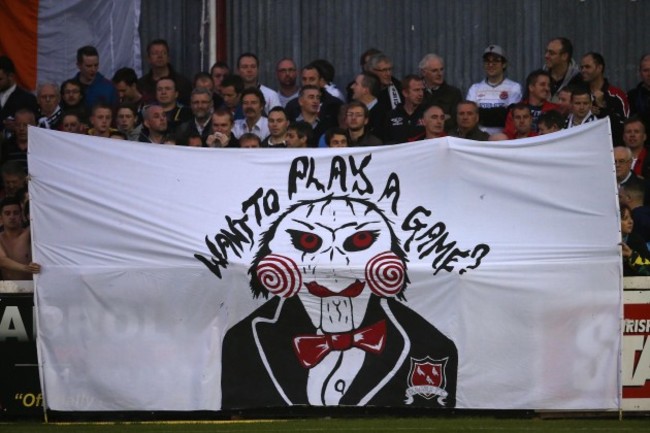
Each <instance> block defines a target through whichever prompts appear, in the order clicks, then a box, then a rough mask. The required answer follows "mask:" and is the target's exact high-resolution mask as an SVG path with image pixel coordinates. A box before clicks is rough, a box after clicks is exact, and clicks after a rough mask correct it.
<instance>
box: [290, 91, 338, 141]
mask: <svg viewBox="0 0 650 433" xmlns="http://www.w3.org/2000/svg"><path fill="white" fill-rule="evenodd" d="M320 103H321V89H320V88H319V87H317V86H312V85H306V86H302V88H301V89H300V96H299V97H298V104H299V105H300V115H298V117H296V119H295V120H296V121H304V122H307V123H308V124H310V125H311V127H312V129H313V132H312V136H311V141H310V142H309V143H308V144H309V146H310V147H317V145H318V139H319V138H320V136H321V135H322V134H323V133H324V132H325V131H326V130H327V129H328V128H330V127H331V126H332V123H331V122H330V121H329V120H328V119H327V118H323V117H321V116H320Z"/></svg>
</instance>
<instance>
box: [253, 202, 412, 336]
mask: <svg viewBox="0 0 650 433" xmlns="http://www.w3.org/2000/svg"><path fill="white" fill-rule="evenodd" d="M392 242H393V241H392V239H391V231H390V229H389V227H388V222H387V221H386V219H385V218H384V217H383V216H382V215H381V214H380V213H379V211H377V210H375V209H372V208H371V207H370V206H368V205H367V204H365V203H363V202H361V201H352V200H347V199H332V200H326V201H321V202H316V203H308V204H304V205H301V206H297V207H295V208H293V210H291V211H290V212H289V213H287V214H285V215H284V217H283V218H282V219H281V221H280V222H279V224H278V225H277V227H276V229H275V231H274V236H273V237H272V238H271V239H270V240H269V241H268V250H270V254H267V255H266V256H265V257H262V258H261V260H260V261H259V263H258V265H257V268H256V272H257V276H258V278H259V280H260V282H261V284H262V285H263V286H264V287H266V288H267V289H268V290H269V292H271V293H272V294H275V295H277V296H283V297H289V296H294V295H298V296H299V298H300V300H301V301H302V303H303V305H304V307H305V310H306V311H307V313H308V314H309V316H310V318H311V320H312V322H313V324H314V326H315V327H316V328H318V329H319V330H321V331H322V332H326V333H337V332H346V331H351V330H353V329H356V328H358V327H359V326H360V324H361V321H362V320H363V317H364V315H365V312H366V308H367V305H368V300H369V298H370V294H371V293H372V292H374V293H375V294H377V295H379V296H394V295H396V294H398V293H399V292H400V291H401V290H402V289H403V286H404V278H405V266H404V262H403V260H402V259H401V258H399V257H398V256H397V255H396V254H394V253H393V252H392Z"/></svg>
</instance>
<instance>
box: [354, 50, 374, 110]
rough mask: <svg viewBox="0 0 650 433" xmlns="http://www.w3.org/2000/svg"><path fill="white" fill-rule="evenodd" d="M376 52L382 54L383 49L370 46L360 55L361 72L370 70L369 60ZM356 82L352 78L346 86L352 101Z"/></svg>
mask: <svg viewBox="0 0 650 433" xmlns="http://www.w3.org/2000/svg"><path fill="white" fill-rule="evenodd" d="M375 54H381V51H380V50H378V49H377V48H368V49H367V50H366V51H364V52H363V53H362V54H361V56H360V57H359V66H361V72H362V73H363V72H368V69H367V67H366V65H367V64H368V60H370V58H371V57H372V56H374V55H375ZM353 84H354V80H352V81H351V82H350V83H348V85H347V87H346V91H347V98H346V99H347V101H348V102H349V101H352V100H353V99H354V95H353V92H352V85H353Z"/></svg>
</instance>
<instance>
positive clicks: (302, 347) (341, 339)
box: [293, 320, 386, 368]
mask: <svg viewBox="0 0 650 433" xmlns="http://www.w3.org/2000/svg"><path fill="white" fill-rule="evenodd" d="M385 345H386V321H385V320H382V321H380V322H377V323H375V324H374V325H370V326H368V327H366V328H361V329H358V330H356V331H352V332H344V333H341V334H324V335H299V336H297V337H294V339H293V350H294V351H295V352H296V356H297V357H298V360H299V361H300V363H301V364H302V366H303V367H305V368H312V367H313V366H315V365H316V364H318V363H319V362H320V361H321V360H322V359H323V358H324V357H325V355H327V354H328V353H330V352H331V351H332V350H348V349H349V348H351V347H358V348H359V349H363V350H365V351H366V352H370V353H374V354H378V353H381V352H382V351H383V350H384V346H385Z"/></svg>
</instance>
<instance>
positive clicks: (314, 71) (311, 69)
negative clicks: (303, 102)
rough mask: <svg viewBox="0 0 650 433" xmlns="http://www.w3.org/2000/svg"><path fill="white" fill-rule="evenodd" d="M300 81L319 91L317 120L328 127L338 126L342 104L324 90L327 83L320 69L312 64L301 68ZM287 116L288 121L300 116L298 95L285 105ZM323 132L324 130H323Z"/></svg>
mask: <svg viewBox="0 0 650 433" xmlns="http://www.w3.org/2000/svg"><path fill="white" fill-rule="evenodd" d="M300 78H301V81H302V85H303V87H304V86H316V87H318V88H319V89H320V98H321V99H320V110H319V113H318V115H319V118H320V119H321V121H323V122H325V123H327V124H328V125H330V126H331V125H337V124H338V114H339V110H340V108H341V105H342V102H341V100H340V99H338V98H335V97H334V96H332V95H330V93H329V92H328V91H327V89H326V85H327V81H326V80H325V78H323V75H322V72H321V70H320V67H318V66H317V65H316V64H314V63H310V64H308V65H307V66H305V67H303V68H302V71H301V76H300ZM286 111H287V116H289V119H293V120H295V119H297V118H298V116H299V115H300V111H301V108H300V93H298V98H297V99H293V100H291V101H289V103H287V107H286ZM323 132H324V130H323Z"/></svg>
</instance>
